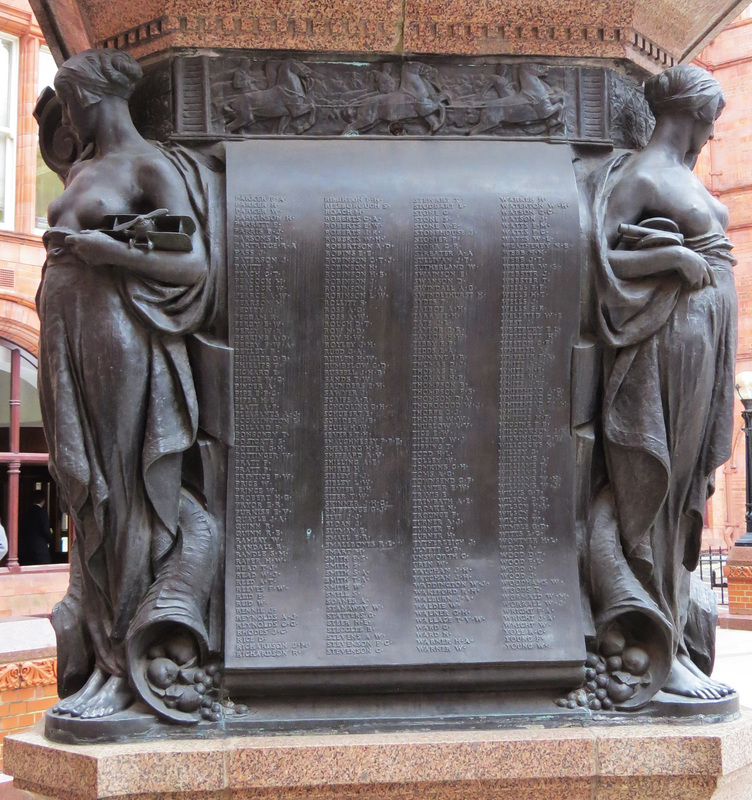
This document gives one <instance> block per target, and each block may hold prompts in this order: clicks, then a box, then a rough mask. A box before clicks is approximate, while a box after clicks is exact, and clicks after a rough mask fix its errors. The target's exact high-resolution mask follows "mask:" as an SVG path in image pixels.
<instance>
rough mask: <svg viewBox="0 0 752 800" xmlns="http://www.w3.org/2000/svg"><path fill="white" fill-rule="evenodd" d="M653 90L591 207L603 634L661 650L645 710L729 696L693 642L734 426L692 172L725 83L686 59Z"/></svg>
mask: <svg viewBox="0 0 752 800" xmlns="http://www.w3.org/2000/svg"><path fill="white" fill-rule="evenodd" d="M645 96H646V98H647V100H648V103H649V104H650V107H651V109H652V111H653V114H654V115H655V118H656V125H655V130H654V132H653V134H652V137H651V139H650V142H649V144H648V145H647V146H646V147H645V149H644V150H642V151H641V152H639V153H637V154H635V155H632V154H628V155H623V156H620V157H618V158H617V159H615V160H613V161H612V162H611V163H609V164H608V165H607V166H606V167H605V168H604V169H602V170H601V171H600V174H599V175H598V176H597V178H596V180H595V185H596V191H595V202H594V220H595V225H594V245H595V252H596V286H597V293H596V294H597V314H596V318H597V320H598V332H599V335H600V338H601V340H602V341H603V342H604V344H605V353H606V357H605V368H604V399H603V408H602V414H603V417H602V419H603V445H604V451H605V461H606V472H607V475H606V480H605V485H604V488H603V490H602V491H601V493H600V495H599V497H598V498H597V500H596V503H595V506H594V509H593V515H592V518H591V526H590V542H589V545H590V547H589V558H590V564H589V572H590V579H591V589H592V597H593V607H594V616H595V622H596V630H597V633H598V638H599V640H600V643H601V644H602V643H603V641H604V640H605V639H606V638H608V637H609V636H610V635H612V633H613V631H614V630H616V632H617V637H619V636H622V635H626V639H627V642H629V641H631V642H632V643H634V644H636V645H639V646H641V647H644V648H645V649H646V650H647V651H649V652H650V654H651V666H652V682H651V685H650V686H649V688H648V691H647V692H643V693H641V694H640V693H637V694H636V696H635V699H634V705H637V704H638V703H642V702H646V701H647V699H649V697H650V696H651V695H652V694H654V693H655V692H656V691H658V690H659V689H663V690H664V691H665V692H669V693H672V694H675V695H682V696H686V697H694V698H702V699H716V698H719V697H722V696H724V695H725V694H728V693H729V692H730V690H729V689H728V687H726V686H723V685H722V684H719V683H717V682H715V681H712V680H711V679H710V678H709V677H708V676H707V675H705V674H704V673H703V672H702V671H701V670H700V669H698V667H697V666H696V665H695V664H694V663H693V662H692V660H691V658H690V656H689V652H688V649H687V647H686V644H685V625H686V622H687V613H688V608H689V582H690V571H691V570H693V569H694V568H695V567H696V565H697V562H698V558H699V552H700V538H701V533H702V520H703V513H704V508H705V503H706V501H707V498H708V497H709V495H710V494H711V493H712V491H713V476H714V471H715V469H716V468H717V467H718V466H720V465H721V464H722V463H724V462H725V461H726V460H727V459H728V458H729V456H730V446H731V435H732V426H733V422H732V417H733V413H732V407H733V370H734V360H735V354H736V291H735V288H734V278H733V272H732V266H733V264H734V263H735V261H734V258H733V257H732V256H731V253H730V251H731V244H730V242H729V240H728V239H727V238H726V227H727V225H728V213H727V211H726V208H725V207H724V206H723V205H721V204H720V203H719V202H718V201H717V200H716V199H715V198H714V197H713V196H712V195H711V194H710V193H709V192H708V191H707V190H706V189H705V188H704V186H703V185H702V183H701V182H700V181H699V179H698V178H697V177H696V176H695V175H694V174H693V172H692V169H693V167H694V165H695V162H696V161H697V157H698V155H699V153H700V150H701V149H702V148H703V146H704V145H705V144H706V142H707V141H708V140H709V139H710V138H712V135H713V126H714V123H715V120H716V118H717V117H718V115H719V114H720V113H721V111H722V110H723V107H724V104H725V103H724V99H723V94H722V91H721V87H720V85H719V84H718V83H717V81H715V80H714V79H713V78H712V77H711V76H710V75H709V74H708V73H707V72H706V71H705V70H702V69H700V68H698V67H689V66H680V67H672V68H670V69H667V70H666V71H665V72H663V73H661V74H660V75H656V76H655V77H653V78H651V79H650V80H649V81H648V82H647V84H646V87H645ZM627 705H629V704H627Z"/></svg>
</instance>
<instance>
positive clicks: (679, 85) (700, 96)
mask: <svg viewBox="0 0 752 800" xmlns="http://www.w3.org/2000/svg"><path fill="white" fill-rule="evenodd" d="M645 99H646V100H647V101H648V105H649V106H650V110H651V111H652V112H653V115H654V116H655V117H656V118H658V117H659V116H660V115H661V114H671V113H684V114H689V116H691V117H694V118H695V119H700V120H702V121H703V122H714V121H715V120H716V119H718V117H719V116H720V114H721V111H723V108H724V106H725V105H726V100H725V99H724V97H723V90H722V89H721V84H720V83H718V81H717V80H716V79H715V78H714V77H713V76H712V75H711V74H710V73H709V72H708V71H707V70H704V69H702V67H694V66H687V65H682V66H678V67H669V68H668V69H667V70H665V71H664V72H661V73H660V74H659V75H654V76H653V77H652V78H650V79H649V80H648V81H647V83H646V84H645Z"/></svg>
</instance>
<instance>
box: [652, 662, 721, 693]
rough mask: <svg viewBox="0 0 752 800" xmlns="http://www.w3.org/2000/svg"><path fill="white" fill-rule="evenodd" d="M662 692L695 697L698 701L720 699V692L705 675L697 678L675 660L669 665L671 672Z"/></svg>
mask: <svg viewBox="0 0 752 800" xmlns="http://www.w3.org/2000/svg"><path fill="white" fill-rule="evenodd" d="M663 691H664V692H668V693H669V694H678V695H680V696H682V697H696V698H698V699H700V700H720V699H721V697H722V695H721V692H720V690H719V689H717V688H715V687H714V686H713V685H712V682H711V681H710V680H709V679H708V677H707V676H706V675H703V676H702V678H700V677H698V676H697V675H695V674H694V673H693V672H692V671H691V670H689V669H687V667H685V666H684V664H682V663H681V661H679V660H678V659H677V658H675V659H674V663H673V664H672V665H671V672H669V674H668V680H667V681H666V684H665V686H664V687H663Z"/></svg>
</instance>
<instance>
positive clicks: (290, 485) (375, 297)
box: [226, 139, 583, 693]
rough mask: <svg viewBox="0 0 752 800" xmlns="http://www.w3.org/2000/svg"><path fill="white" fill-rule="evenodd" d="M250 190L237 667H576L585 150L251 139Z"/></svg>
mask: <svg viewBox="0 0 752 800" xmlns="http://www.w3.org/2000/svg"><path fill="white" fill-rule="evenodd" d="M227 196H228V236H229V252H230V255H231V262H230V263H231V273H232V276H233V278H232V280H233V283H232V291H231V298H232V301H231V302H232V305H231V331H232V344H233V347H234V350H235V418H236V448H235V453H234V459H233V475H234V477H233V481H232V483H231V492H230V496H231V501H232V500H234V513H233V514H232V517H231V518H232V520H233V521H232V523H231V525H230V528H229V529H230V530H231V531H233V533H232V534H231V535H230V539H229V543H228V562H227V565H228V566H227V576H226V577H227V593H226V597H227V606H226V620H227V624H226V667H227V673H226V674H227V679H228V681H229V685H230V686H232V687H234V688H235V689H236V690H237V691H240V692H249V693H256V692H260V693H266V692H268V691H269V690H270V689H274V690H281V689H285V690H295V689H297V690H302V689H303V688H306V689H309V688H326V689H329V690H331V689H332V688H336V689H339V690H345V689H347V688H352V687H354V686H361V687H362V686H365V685H368V686H370V687H371V688H381V689H385V690H386V689H391V690H404V689H406V688H407V687H412V688H420V689H422V690H438V689H442V688H444V689H445V688H447V687H450V686H451V687H454V688H458V687H460V686H462V687H463V688H478V687H486V688H488V687H508V686H511V685H520V684H524V685H527V686H532V685H536V684H537V685H541V684H543V685H546V684H547V685H557V684H562V683H563V684H566V683H567V681H569V680H571V676H572V675H573V674H576V668H577V667H578V666H581V662H582V658H583V649H582V633H581V623H580V609H579V587H578V579H577V575H576V555H575V546H574V529H573V523H574V513H573V504H572V495H573V487H574V446H573V439H572V436H571V431H570V403H569V397H570V386H569V380H570V367H569V365H570V360H571V348H572V344H573V342H574V338H575V336H576V334H577V313H578V312H577V309H578V304H579V264H580V249H579V234H578V229H579V224H578V204H577V190H576V184H575V180H574V173H573V170H572V166H571V156H570V151H569V149H568V148H567V147H551V146H547V145H540V144H524V143H509V142H507V143H502V142H483V141H476V142H473V141H462V140H459V141H457V140H455V141H439V140H432V141H421V142H411V141H407V140H401V141H397V142H395V141H392V140H386V141H385V140H352V139H344V140H343V139H339V140H336V139H334V140H324V141H305V142H302V141H284V140H256V141H253V142H246V143H237V144H233V143H230V144H228V145H227ZM335 669H336V672H335V671H334V670H335Z"/></svg>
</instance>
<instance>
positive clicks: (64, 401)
mask: <svg viewBox="0 0 752 800" xmlns="http://www.w3.org/2000/svg"><path fill="white" fill-rule="evenodd" d="M162 153H163V155H164V157H166V158H168V159H169V160H170V161H171V162H172V163H173V164H174V166H175V167H176V168H177V169H178V171H179V172H180V174H181V176H182V178H183V180H184V181H185V185H186V189H187V193H188V196H189V198H190V201H191V205H192V210H193V213H194V215H195V220H196V223H197V229H198V231H199V234H198V235H203V237H204V243H205V248H206V252H207V253H208V254H211V253H212V249H211V246H210V242H211V239H210V236H211V220H210V218H209V214H210V209H209V206H208V203H209V200H210V197H211V192H210V187H209V185H208V181H210V180H211V176H210V173H209V171H208V170H207V169H206V168H205V167H204V166H203V165H200V164H199V163H198V162H197V161H196V160H195V158H194V157H192V156H191V155H190V154H189V153H188V152H187V151H184V150H182V149H180V148H170V149H163V150H162ZM51 233H54V230H53V231H52V232H51ZM47 245H48V253H47V262H46V264H45V267H44V271H43V274H42V281H41V284H40V288H39V292H38V295H37V308H38V311H39V318H40V324H41V335H40V355H39V393H40V402H41V407H42V416H43V421H44V427H45V431H46V435H47V438H48V444H49V450H50V471H51V473H52V475H53V477H54V479H55V481H56V483H57V485H58V488H59V491H60V495H61V498H62V502H63V507H64V508H65V509H66V510H68V511H69V513H70V515H71V517H72V519H73V522H74V525H75V531H76V547H75V548H74V550H73V552H72V554H71V561H72V566H71V589H70V590H69V592H68V595H66V597H65V598H64V599H63V601H62V602H61V603H60V604H59V605H58V606H57V607H56V609H55V612H54V613H53V624H54V625H55V628H56V632H57V634H58V648H59V651H60V655H61V661H62V662H63V663H62V664H61V675H60V680H59V683H60V688H61V692H62V694H63V695H65V694H70V692H71V691H74V690H75V688H77V686H78V685H80V684H81V683H82V682H83V680H85V679H86V677H88V674H90V672H91V667H92V661H93V663H95V664H96V665H97V666H98V667H100V668H101V669H103V670H104V671H105V672H106V673H108V674H111V675H117V676H125V675H126V674H127V663H126V655H125V641H126V637H127V636H128V633H129V627H130V625H131V622H132V621H133V619H134V617H135V616H136V614H137V612H138V609H139V607H140V605H141V604H142V601H143V600H144V597H145V596H146V594H147V592H148V591H149V589H150V587H152V584H153V583H154V580H155V575H157V574H158V573H159V571H160V568H161V567H162V566H163V564H164V562H165V561H167V560H169V558H170V554H171V552H172V551H173V550H175V549H176V548H175V544H176V540H177V538H178V535H179V530H178V528H179V514H180V507H181V472H182V457H183V453H184V452H185V451H186V450H187V449H188V448H189V447H191V445H192V444H193V443H194V442H195V440H196V436H197V429H198V403H197V398H196V391H195V388H194V383H193V377H192V374H191V367H190V363H189V361H188V355H187V352H186V346H185V337H186V335H188V334H190V333H192V332H195V331H197V330H199V329H201V328H202V327H205V326H206V325H207V324H208V323H209V322H210V320H211V319H212V317H213V315H214V312H215V303H216V295H217V292H216V281H217V274H218V270H217V259H216V254H215V255H214V257H212V256H211V255H210V256H208V260H207V270H206V272H205V273H204V275H202V277H201V278H200V279H199V280H198V281H196V282H195V283H194V284H192V285H186V286H174V285H167V284H164V283H160V282H158V281H154V280H150V279H148V278H143V277H140V276H136V275H134V274H132V273H128V272H127V271H126V270H124V269H121V268H118V267H116V266H110V265H106V266H102V267H91V266H88V265H86V264H83V263H80V262H77V261H76V260H75V259H73V258H71V256H70V254H67V253H66V252H65V248H64V245H63V246H61V247H55V246H54V239H50V240H49V241H48V242H47ZM154 255H155V256H156V255H157V254H156V253H155V254H154ZM207 566H208V567H209V569H211V568H212V566H211V564H209V565H207Z"/></svg>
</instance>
